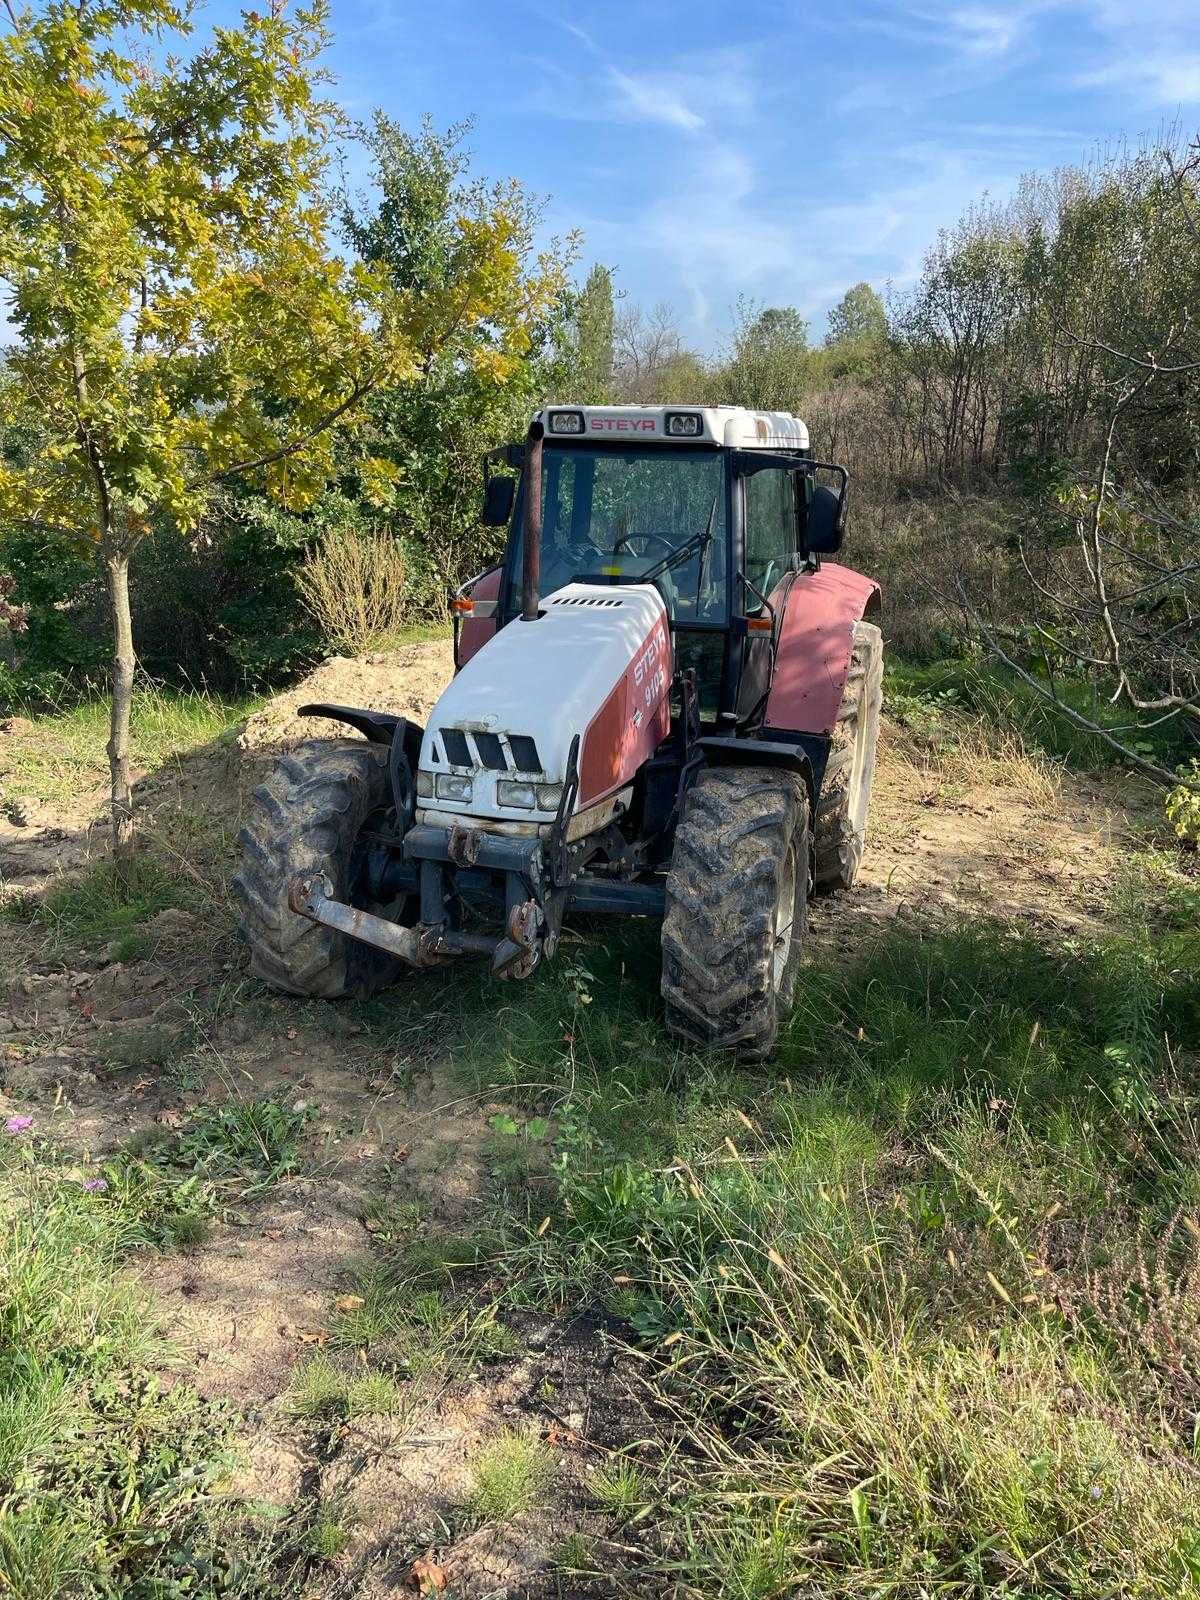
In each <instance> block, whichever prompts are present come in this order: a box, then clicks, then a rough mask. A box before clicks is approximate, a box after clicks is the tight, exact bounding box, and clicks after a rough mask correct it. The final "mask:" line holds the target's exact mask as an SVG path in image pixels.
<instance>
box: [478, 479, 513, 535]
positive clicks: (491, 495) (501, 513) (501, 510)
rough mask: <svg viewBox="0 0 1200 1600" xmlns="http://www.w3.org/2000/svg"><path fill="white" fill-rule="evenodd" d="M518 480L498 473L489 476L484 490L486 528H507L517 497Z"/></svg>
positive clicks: (484, 520) (484, 522)
mask: <svg viewBox="0 0 1200 1600" xmlns="http://www.w3.org/2000/svg"><path fill="white" fill-rule="evenodd" d="M516 492H517V480H516V479H515V478H509V477H505V476H504V475H502V474H498V475H497V476H496V477H494V478H489V479H488V481H487V486H486V488H485V489H484V491H483V525H484V527H485V528H507V526H508V522H509V518H510V517H511V516H512V508H513V500H514V498H515V497H516Z"/></svg>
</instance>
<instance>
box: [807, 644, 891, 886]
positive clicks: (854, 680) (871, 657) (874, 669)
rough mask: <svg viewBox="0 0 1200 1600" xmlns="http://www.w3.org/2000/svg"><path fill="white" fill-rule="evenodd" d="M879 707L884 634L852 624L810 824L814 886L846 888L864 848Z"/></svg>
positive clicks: (856, 870) (873, 775) (881, 698)
mask: <svg viewBox="0 0 1200 1600" xmlns="http://www.w3.org/2000/svg"><path fill="white" fill-rule="evenodd" d="M882 705H883V635H882V634H881V633H880V631H879V629H878V628H877V627H876V625H875V624H874V623H873V622H856V623H855V625H854V650H853V653H852V655H851V657H850V671H849V674H848V675H847V678H846V687H845V689H844V691H843V693H842V704H841V707H840V709H839V711H838V720H837V723H836V725H835V727H834V730H833V735H832V739H831V742H830V746H829V760H828V762H827V764H826V767H825V776H824V778H823V780H822V783H821V793H820V798H819V799H818V801H817V814H816V819H815V821H814V825H813V886H814V888H817V889H849V888H851V887H852V886H853V883H854V880H855V878H856V877H857V876H858V868H859V865H860V863H861V861H862V858H863V851H864V849H865V847H866V832H867V809H868V807H869V806H870V803H871V784H872V782H873V780H874V777H875V750H876V746H877V745H878V743H879V714H880V710H881V708H882Z"/></svg>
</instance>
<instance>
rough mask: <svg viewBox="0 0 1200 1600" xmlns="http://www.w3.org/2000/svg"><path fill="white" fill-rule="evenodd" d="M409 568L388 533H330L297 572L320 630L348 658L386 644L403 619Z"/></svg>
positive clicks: (343, 530) (344, 530) (348, 530)
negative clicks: (347, 655)
mask: <svg viewBox="0 0 1200 1600" xmlns="http://www.w3.org/2000/svg"><path fill="white" fill-rule="evenodd" d="M407 575H408V563H407V562H406V561H405V559H404V552H403V550H402V549H401V548H400V546H399V545H398V544H397V543H396V540H395V539H394V538H393V537H392V536H391V534H390V533H384V532H376V533H359V532H356V531H355V530H354V529H352V528H330V529H329V531H328V532H327V533H326V534H325V535H324V536H323V537H322V539H321V542H320V544H318V545H317V546H316V548H315V549H312V550H310V551H309V552H308V554H307V555H306V556H305V557H304V560H303V561H302V562H301V563H300V566H299V567H298V568H297V570H296V586H297V588H298V589H299V590H300V594H301V596H302V598H303V600H304V604H305V605H306V606H307V607H308V610H309V612H310V613H311V614H312V616H313V618H314V619H315V621H316V622H317V623H318V624H319V625H320V628H321V631H322V632H323V633H324V634H325V635H326V637H327V638H329V639H330V640H331V641H332V642H333V643H334V644H336V645H338V646H339V647H340V648H341V649H343V650H345V651H347V652H348V653H349V654H351V655H361V654H363V653H364V652H365V651H367V650H375V649H378V648H379V647H380V645H384V644H387V643H388V641H389V640H390V639H393V638H394V637H395V635H396V634H397V633H399V631H400V630H401V628H403V626H404V624H405V622H406V620H407V616H408V591H407V588H406V582H405V580H406V578H407Z"/></svg>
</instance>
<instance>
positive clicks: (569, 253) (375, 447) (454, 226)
mask: <svg viewBox="0 0 1200 1600" xmlns="http://www.w3.org/2000/svg"><path fill="white" fill-rule="evenodd" d="M468 130H469V124H466V123H463V124H459V125H457V126H453V127H450V128H448V129H447V130H446V131H445V132H444V133H440V132H438V131H437V130H436V129H435V128H434V127H433V125H432V124H431V123H430V122H429V121H428V120H426V121H425V122H424V123H423V124H422V125H421V127H420V129H419V130H418V131H417V132H415V133H409V132H407V131H406V130H405V129H403V128H401V127H400V126H399V125H398V124H396V123H395V122H393V121H392V120H391V119H390V118H388V117H386V116H385V115H383V114H382V113H377V114H376V116H375V118H374V122H373V125H372V128H371V130H370V132H369V133H368V134H367V136H366V142H367V145H368V148H369V149H370V151H371V154H372V156H373V158H374V171H373V179H374V183H373V189H374V193H373V194H372V195H371V196H369V197H366V198H363V199H358V200H354V201H351V200H349V199H347V200H346V201H345V202H344V206H343V217H344V224H345V229H346V234H347V237H348V239H349V241H350V243H351V244H352V245H353V246H354V248H355V249H356V251H357V252H358V253H359V255H360V256H361V257H362V259H363V260H364V261H366V262H367V263H369V264H370V265H372V266H375V267H380V268H383V269H384V270H386V271H387V272H388V274H389V275H390V277H391V278H392V280H393V282H394V283H396V284H397V285H398V286H399V287H403V288H407V289H410V290H412V291H414V292H416V293H417V294H418V295H421V296H428V295H431V294H435V293H437V292H438V291H439V288H440V287H441V286H443V285H447V284H452V283H453V282H454V281H455V280H456V277H457V265H456V254H457V250H458V238H459V229H458V218H459V217H461V216H463V215H479V216H487V215H491V214H493V213H494V212H497V211H500V212H502V213H503V214H504V215H506V216H507V217H508V218H509V219H510V221H511V224H512V228H511V234H510V238H509V243H508V250H509V252H510V254H511V256H512V271H513V275H514V281H515V282H516V283H518V284H521V285H524V290H525V293H526V295H527V296H528V298H529V300H530V302H531V303H533V302H536V303H537V305H538V306H539V312H538V315H537V316H536V317H535V318H532V319H531V320H530V321H529V322H528V325H527V333H528V340H527V343H526V346H525V349H524V350H523V351H522V353H521V356H520V359H519V360H517V361H515V362H512V363H510V365H509V369H508V371H507V375H506V378H505V382H504V383H503V384H502V385H498V384H497V383H495V382H494V381H493V379H492V376H491V374H490V373H489V372H488V370H487V368H486V366H481V363H480V360H479V358H478V352H479V348H480V346H481V343H482V342H483V341H484V340H486V339H488V338H491V337H493V336H494V331H495V330H491V329H482V330H481V329H479V328H477V327H470V326H466V327H463V328H461V329H458V330H455V331H453V332H452V333H451V334H450V335H449V336H448V337H447V338H445V339H444V340H443V342H442V344H441V346H440V348H439V349H438V350H437V351H436V352H435V353H434V354H433V355H432V356H431V358H430V359H429V360H428V361H427V362H426V363H425V367H424V381H423V382H422V383H421V384H419V385H417V384H411V383H409V384H401V385H398V386H392V387H387V388H381V389H380V390H379V391H378V392H377V393H376V394H375V395H373V396H372V398H371V400H370V401H369V402H368V407H367V411H368V417H367V423H366V426H365V428H364V429H363V430H361V437H360V438H358V439H356V440H354V441H351V448H350V449H349V450H348V451H347V452H346V457H347V462H348V464H349V465H351V466H353V465H354V458H357V459H358V460H361V459H362V458H363V457H364V456H365V457H366V458H367V459H384V460H387V461H388V462H390V463H391V464H392V465H393V467H394V469H395V487H394V490H393V492H392V493H391V495H390V497H389V498H388V499H387V501H386V502H384V503H382V504H377V505H375V506H373V505H372V503H371V502H370V500H369V499H368V497H366V496H365V495H364V494H363V492H362V485H361V484H355V485H354V486H353V487H352V489H351V491H350V492H351V494H352V496H353V497H354V498H355V499H356V500H357V501H358V503H359V505H360V506H362V507H363V509H364V510H366V511H367V512H372V511H373V512H374V514H375V516H376V517H379V516H381V515H383V516H386V517H387V518H388V519H389V521H390V522H391V523H392V524H393V525H394V526H396V527H397V528H399V529H400V530H401V533H400V537H401V538H402V539H403V541H404V543H405V546H406V552H407V555H408V558H409V566H410V573H411V582H412V584H413V587H414V590H415V591H416V593H417V595H418V597H419V603H422V604H423V605H424V606H425V607H427V608H428V609H431V610H441V608H442V607H443V606H444V604H445V598H446V592H447V590H448V589H452V588H454V587H455V586H456V585H457V584H459V583H461V582H462V581H463V579H465V578H467V577H469V576H470V575H471V573H472V572H474V571H476V570H478V568H479V567H480V566H482V565H483V564H484V562H485V561H486V560H487V559H488V558H489V556H491V555H493V554H495V547H494V545H490V544H489V543H488V542H487V541H488V540H489V539H491V540H497V539H498V538H500V537H502V534H499V535H498V534H497V531H496V530H486V529H485V530H481V529H480V526H479V516H478V508H479V493H480V477H479V464H480V457H481V456H482V454H483V453H484V452H485V451H486V450H488V449H490V448H492V447H493V446H495V445H497V444H500V443H503V442H505V441H507V440H513V439H519V438H521V437H523V436H524V433H525V430H526V428H527V427H528V425H529V413H530V411H531V410H532V409H533V408H534V407H535V405H537V404H538V403H540V401H541V400H542V399H543V398H544V396H545V394H546V392H547V390H548V389H549V388H552V387H554V385H555V384H556V383H558V382H559V381H561V373H560V363H562V362H563V359H564V358H563V354H562V352H563V347H564V345H568V344H570V342H571V339H572V335H573V334H574V332H575V329H576V328H578V327H579V326H580V323H579V312H578V310H577V309H576V311H575V325H574V327H572V326H571V325H570V316H571V310H572V295H571V293H570V291H569V287H568V281H567V273H568V270H569V268H570V266H571V265H572V263H573V260H574V257H575V253H576V251H577V240H576V238H575V237H574V236H571V237H570V238H568V239H566V240H564V241H558V240H551V241H550V242H549V244H548V245H547V246H545V247H544V248H539V247H538V243H537V236H538V232H539V228H540V224H541V220H542V215H543V210H544V207H543V204H542V202H541V201H540V200H538V199H537V198H536V197H534V196H531V195H529V194H528V193H527V192H526V191H525V189H524V188H523V187H522V185H521V184H520V183H519V182H518V181H517V180H515V179H510V180H504V181H501V182H497V183H493V182H489V181H487V180H486V179H484V178H480V177H477V176H473V175H472V174H471V170H470V168H471V163H470V156H469V153H468V152H467V150H466V148H465V144H464V140H465V137H466V134H467V132H468ZM597 274H601V275H602V279H603V284H604V286H605V287H607V286H608V285H607V274H605V273H604V269H603V268H596V269H595V271H594V272H593V274H592V278H589V280H588V287H587V289H585V291H584V298H585V299H586V298H587V296H588V291H589V290H591V289H592V287H593V279H595V278H596V276H597ZM548 289H549V290H550V292H547V290H548ZM602 299H603V296H602V294H601V293H599V292H596V293H594V294H593V295H592V301H593V309H595V305H594V303H595V302H596V301H600V302H601V312H602ZM609 310H610V314H611V288H610V289H609ZM601 312H597V314H596V315H595V316H593V317H592V319H591V321H592V323H593V324H595V323H599V324H600V331H601V332H602V324H603V318H602V314H601ZM593 331H595V330H594V329H593ZM592 353H593V356H594V358H595V360H596V362H597V364H598V370H599V368H600V367H602V364H603V355H602V352H599V351H596V350H593V352H592ZM473 355H474V359H472V357H473ZM565 359H566V362H567V364H569V362H570V360H571V357H570V355H569V354H568V355H567V357H566V358H565ZM356 470H357V469H356Z"/></svg>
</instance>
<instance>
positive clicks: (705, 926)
mask: <svg viewBox="0 0 1200 1600" xmlns="http://www.w3.org/2000/svg"><path fill="white" fill-rule="evenodd" d="M809 868H810V861H809V816H808V796H807V793H806V791H805V787H804V783H803V781H802V780H801V779H800V778H799V777H797V776H796V775H795V774H793V773H789V772H785V771H781V770H780V769H778V768H774V767H740V766H739V767H716V768H706V769H705V770H703V771H702V772H701V773H700V774H699V776H698V777H697V779H696V781H695V783H694V784H693V785H692V787H691V789H690V791H689V792H688V798H687V807H686V810H685V812H684V815H683V820H682V821H681V822H680V824H679V827H678V829H677V830H676V834H675V851H674V855H673V857H672V861H671V870H670V872H669V874H668V876H667V885H666V910H665V915H664V917H663V929H662V952H663V970H662V993H663V999H664V1001H665V1002H666V1022H667V1027H668V1029H669V1030H670V1031H671V1032H672V1033H674V1034H677V1035H679V1037H681V1038H683V1039H687V1040H688V1041H689V1042H691V1043H693V1044H699V1045H704V1046H706V1047H708V1048H710V1049H719V1050H732V1051H734V1052H735V1053H736V1054H737V1055H738V1056H740V1057H742V1058H743V1059H747V1060H761V1059H762V1058H763V1057H764V1056H767V1055H769V1054H770V1053H771V1051H772V1050H773V1049H774V1047H775V1042H776V1039H777V1038H778V1036H779V1029H780V1026H781V1024H782V1023H783V1022H784V1021H785V1020H786V1018H787V1016H788V1013H789V1012H790V1011H791V1008H792V998H793V995H794V993H795V988H796V973H797V970H798V968H799V965H800V949H801V945H802V943H803V940H804V932H805V926H806V913H807V905H808V879H809Z"/></svg>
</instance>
